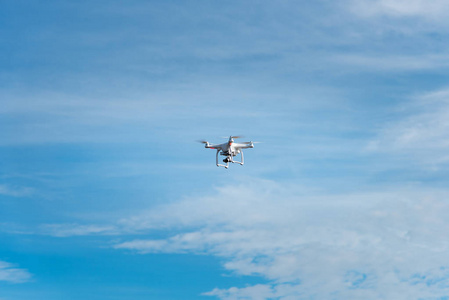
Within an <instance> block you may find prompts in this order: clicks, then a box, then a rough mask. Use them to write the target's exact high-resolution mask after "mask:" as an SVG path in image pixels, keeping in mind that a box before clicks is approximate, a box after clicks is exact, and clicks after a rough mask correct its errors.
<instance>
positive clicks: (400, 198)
mask: <svg viewBox="0 0 449 300" xmlns="http://www.w3.org/2000/svg"><path fill="white" fill-rule="evenodd" d="M448 196H449V194H448V193H447V192H446V191H435V190H420V189H410V190H407V189H406V190H395V191H391V190H389V191H385V192H367V193H360V194H347V195H329V196H326V195H322V196H312V195H310V194H305V193H304V191H301V190H299V189H295V188H294V187H292V186H290V187H287V186H281V185H276V184H273V183H270V182H258V183H257V184H254V185H252V186H251V184H250V185H249V186H245V187H243V186H238V187H236V186H229V187H225V188H222V189H220V190H218V192H217V194H216V195H212V196H210V197H201V198H197V199H191V198H189V199H185V200H183V201H180V202H176V203H172V204H168V205H165V206H162V207H160V208H159V209H155V210H152V211H150V212H148V213H147V214H144V215H142V216H140V217H136V218H134V219H132V220H128V226H131V227H136V228H139V230H142V229H143V228H148V229H151V230H157V229H170V230H174V231H175V232H177V233H176V234H174V235H172V236H167V237H166V238H162V239H137V240H130V241H124V242H122V243H118V244H116V245H115V246H114V247H115V248H116V249H128V250H132V251H137V252H139V253H202V254H210V255H216V256H219V257H222V258H224V260H225V263H224V267H225V268H226V269H227V270H229V271H231V272H234V273H236V274H242V275H259V276H262V277H264V278H266V279H267V280H268V281H269V283H267V284H265V285H256V286H247V287H243V288H242V287H231V288H228V289H214V290H212V291H210V292H208V293H207V294H208V295H213V296H218V297H220V298H222V299H241V298H244V297H253V299H266V298H270V297H290V298H292V297H293V298H294V297H298V295H301V297H304V298H310V297H317V298H322V299H325V298H329V297H330V296H331V295H338V297H337V298H338V299H348V298H357V297H360V298H365V299H379V298H382V297H384V298H390V299H391V298H394V299H410V297H414V298H416V297H430V296H443V295H446V294H448V293H449V289H448V288H447V287H446V285H445V284H444V282H446V281H447V280H449V269H446V268H447V267H448V266H447V264H446V263H445V257H446V255H445V253H446V251H447V250H449V243H448V242H447V241H446V239H445V236H446V232H447V231H448V230H449V223H448V222H447V220H446V215H447V213H449V204H447V203H446V202H445V201H444V199H446V198H447V197H448ZM124 222H126V220H124Z"/></svg>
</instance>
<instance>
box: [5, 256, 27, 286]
mask: <svg viewBox="0 0 449 300" xmlns="http://www.w3.org/2000/svg"><path fill="white" fill-rule="evenodd" d="M31 277H32V275H31V274H30V273H29V272H28V271H27V270H26V269H20V268H17V267H16V266H14V265H13V264H11V263H8V262H5V261H0V281H7V282H10V283H23V282H27V281H30V279H31Z"/></svg>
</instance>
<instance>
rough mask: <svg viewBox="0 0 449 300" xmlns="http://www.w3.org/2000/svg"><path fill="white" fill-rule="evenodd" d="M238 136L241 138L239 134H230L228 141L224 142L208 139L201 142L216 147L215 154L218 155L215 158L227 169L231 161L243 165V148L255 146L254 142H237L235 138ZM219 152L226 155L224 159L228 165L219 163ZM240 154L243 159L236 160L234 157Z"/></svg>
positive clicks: (210, 147) (218, 165)
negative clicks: (213, 142) (211, 141)
mask: <svg viewBox="0 0 449 300" xmlns="http://www.w3.org/2000/svg"><path fill="white" fill-rule="evenodd" d="M236 138H239V136H230V137H229V140H228V142H226V143H223V144H210V143H209V142H207V141H201V143H204V144H206V145H205V148H209V149H216V150H217V153H216V155H215V157H216V159H215V160H216V164H217V167H225V168H226V169H227V168H229V163H230V162H231V163H238V164H240V165H243V151H242V149H247V148H254V142H242V143H237V142H234V139H236ZM218 154H220V155H222V156H226V158H225V159H223V162H224V163H226V165H223V164H219V163H218ZM238 154H240V155H241V160H240V161H235V160H234V157H235V156H236V155H238Z"/></svg>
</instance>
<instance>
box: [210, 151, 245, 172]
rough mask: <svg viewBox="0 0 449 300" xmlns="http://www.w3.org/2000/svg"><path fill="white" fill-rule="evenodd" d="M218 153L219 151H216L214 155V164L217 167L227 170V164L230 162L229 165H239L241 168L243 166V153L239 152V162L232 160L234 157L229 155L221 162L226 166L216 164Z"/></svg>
mask: <svg viewBox="0 0 449 300" xmlns="http://www.w3.org/2000/svg"><path fill="white" fill-rule="evenodd" d="M219 153H220V150H217V153H216V155H215V162H216V164H217V167H225V168H226V169H227V168H229V163H230V162H231V163H233V164H240V165H241V166H243V163H244V162H243V151H241V152H240V155H241V161H235V160H234V156H232V154H231V155H228V156H227V157H226V158H225V159H224V160H223V162H226V165H222V164H220V163H218V154H219Z"/></svg>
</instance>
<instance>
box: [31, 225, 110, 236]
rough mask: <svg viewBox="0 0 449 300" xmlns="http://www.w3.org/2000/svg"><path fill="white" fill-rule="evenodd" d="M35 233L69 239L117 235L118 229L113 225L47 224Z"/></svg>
mask: <svg viewBox="0 0 449 300" xmlns="http://www.w3.org/2000/svg"><path fill="white" fill-rule="evenodd" d="M35 233H37V234H43V235H50V236H54V237H69V236H85V235H110V234H115V233H117V229H116V228H115V227H114V226H112V225H111V226H109V225H103V226H102V225H93V224H89V225H80V224H45V225H41V226H39V228H38V230H37V231H36V232H35Z"/></svg>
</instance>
